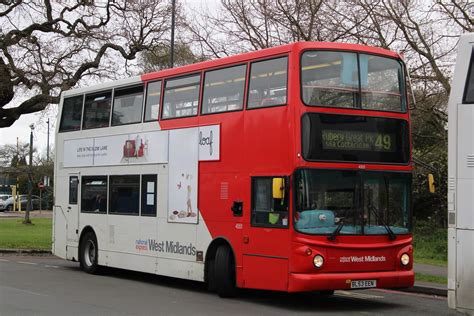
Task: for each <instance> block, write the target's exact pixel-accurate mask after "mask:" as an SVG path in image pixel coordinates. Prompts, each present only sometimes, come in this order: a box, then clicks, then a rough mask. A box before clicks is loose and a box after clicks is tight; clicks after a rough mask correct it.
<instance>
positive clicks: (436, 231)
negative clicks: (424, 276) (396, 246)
mask: <svg viewBox="0 0 474 316" xmlns="http://www.w3.org/2000/svg"><path fill="white" fill-rule="evenodd" d="M447 234H448V230H447V229H446V228H438V227H435V225H433V224H432V223H430V222H428V221H417V222H416V224H415V227H414V230H413V249H414V256H415V263H424V264H431V265H436V266H440V267H446V266H447V264H448V236H447Z"/></svg>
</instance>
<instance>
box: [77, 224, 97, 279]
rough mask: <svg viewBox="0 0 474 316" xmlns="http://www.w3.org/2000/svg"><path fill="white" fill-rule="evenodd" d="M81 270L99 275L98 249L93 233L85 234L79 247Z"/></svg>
mask: <svg viewBox="0 0 474 316" xmlns="http://www.w3.org/2000/svg"><path fill="white" fill-rule="evenodd" d="M79 261H80V266H81V269H82V270H83V271H85V272H87V273H90V274H97V273H99V263H98V262H99V247H98V245H97V238H96V236H95V234H94V233H93V232H87V233H86V234H85V236H84V238H83V239H82V241H81V244H80V247H79Z"/></svg>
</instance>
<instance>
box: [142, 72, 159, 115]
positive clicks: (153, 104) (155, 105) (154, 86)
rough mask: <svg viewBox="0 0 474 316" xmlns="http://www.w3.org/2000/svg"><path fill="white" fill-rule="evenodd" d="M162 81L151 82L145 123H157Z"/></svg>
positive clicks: (147, 94)
mask: <svg viewBox="0 0 474 316" xmlns="http://www.w3.org/2000/svg"><path fill="white" fill-rule="evenodd" d="M160 99H161V81H155V82H150V83H148V85H147V92H146V105H145V119H144V121H146V122H147V121H157V120H158V113H159V111H160Z"/></svg>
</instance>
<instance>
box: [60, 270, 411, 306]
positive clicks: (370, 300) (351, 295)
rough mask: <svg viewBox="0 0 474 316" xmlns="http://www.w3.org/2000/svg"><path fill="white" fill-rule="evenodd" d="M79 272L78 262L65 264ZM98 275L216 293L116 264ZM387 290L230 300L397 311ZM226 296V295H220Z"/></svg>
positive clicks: (247, 295)
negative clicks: (69, 264) (126, 268)
mask: <svg viewBox="0 0 474 316" xmlns="http://www.w3.org/2000/svg"><path fill="white" fill-rule="evenodd" d="M68 268H69V269H71V270H77V271H78V272H80V273H84V272H82V271H80V269H79V266H78V265H77V266H70V267H68ZM101 275H102V276H103V277H112V278H117V279H124V280H129V281H135V282H142V283H148V284H152V285H156V286H161V287H167V288H169V289H170V290H174V289H176V290H181V291H187V292H189V293H190V294H193V292H195V293H196V294H199V295H205V296H215V298H216V299H218V296H217V294H216V293H212V292H210V291H208V290H207V286H206V284H204V283H202V282H196V281H189V280H183V279H176V278H170V277H164V276H158V275H153V274H148V273H141V272H135V271H129V270H122V269H117V268H105V269H103V271H102V273H101ZM385 295H386V293H383V292H378V291H336V292H335V294H334V295H322V294H319V293H317V292H310V293H285V292H273V291H263V290H248V289H245V290H240V291H239V295H238V296H237V297H236V298H233V299H231V300H234V301H241V302H246V303H248V304H257V305H262V306H268V307H272V308H279V309H284V310H288V311H291V312H315V311H318V312H328V313H334V312H335V313H345V312H349V311H352V312H354V311H358V312H369V313H370V312H371V313H382V312H383V313H385V314H386V313H389V314H390V313H396V310H397V309H398V308H400V307H402V306H403V305H401V304H397V303H396V302H394V301H393V300H389V299H384V296H385ZM223 300H225V299H223Z"/></svg>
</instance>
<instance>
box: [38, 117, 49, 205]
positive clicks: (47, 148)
mask: <svg viewBox="0 0 474 316" xmlns="http://www.w3.org/2000/svg"><path fill="white" fill-rule="evenodd" d="M47 123H48V139H47V142H46V164H48V165H49V118H48V121H47ZM45 180H46V181H44V182H45V183H44V185H45V186H46V190H45V192H44V193H45V194H44V195H45V198H46V209H47V210H49V196H48V195H49V194H48V189H49V175H46V179H45ZM41 202H42V201H41V199H40V203H41ZM41 206H42V205H40V208H41Z"/></svg>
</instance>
